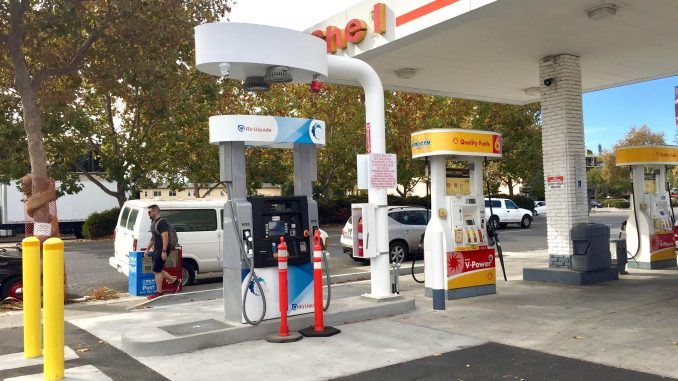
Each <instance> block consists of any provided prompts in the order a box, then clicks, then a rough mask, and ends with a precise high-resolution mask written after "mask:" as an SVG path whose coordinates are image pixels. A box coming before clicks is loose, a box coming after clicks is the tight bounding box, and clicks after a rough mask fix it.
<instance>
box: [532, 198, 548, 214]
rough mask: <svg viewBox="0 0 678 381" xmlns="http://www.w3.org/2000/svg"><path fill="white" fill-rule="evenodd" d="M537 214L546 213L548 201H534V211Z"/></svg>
mask: <svg viewBox="0 0 678 381" xmlns="http://www.w3.org/2000/svg"><path fill="white" fill-rule="evenodd" d="M532 214H534V215H535V216H538V215H540V214H546V201H535V202H534V212H532Z"/></svg>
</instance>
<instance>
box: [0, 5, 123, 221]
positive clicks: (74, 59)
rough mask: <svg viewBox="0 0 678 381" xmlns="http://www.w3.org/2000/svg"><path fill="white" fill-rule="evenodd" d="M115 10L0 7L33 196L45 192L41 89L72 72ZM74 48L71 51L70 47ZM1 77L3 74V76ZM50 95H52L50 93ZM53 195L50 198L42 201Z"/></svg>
mask: <svg viewBox="0 0 678 381" xmlns="http://www.w3.org/2000/svg"><path fill="white" fill-rule="evenodd" d="M114 13H115V9H114V7H113V6H112V5H111V3H109V2H108V1H98V2H74V1H65V0H51V1H42V2H39V3H33V2H30V1H28V0H9V1H5V2H3V3H2V4H1V5H0V43H2V45H3V47H4V53H5V54H7V56H8V57H9V59H8V61H9V62H10V63H11V66H10V67H6V68H4V69H3V70H10V74H9V76H10V77H12V78H13V80H14V85H13V88H14V89H13V90H14V91H15V92H16V94H17V95H18V97H19V98H20V99H21V105H22V107H21V111H22V115H21V117H22V120H23V124H24V130H25V132H26V137H27V143H28V154H29V158H30V165H31V175H32V194H33V195H35V196H36V197H37V196H39V195H40V194H41V193H42V192H49V191H48V189H49V179H48V176H49V174H48V168H47V155H46V152H45V146H44V143H43V131H42V123H43V116H42V113H41V109H40V103H41V100H43V98H44V97H46V94H44V93H41V90H44V88H43V86H44V85H45V84H49V82H53V81H55V80H58V79H60V78H62V77H64V76H67V75H71V74H73V73H74V72H75V71H76V70H77V69H78V67H79V66H80V65H81V64H82V62H83V60H84V59H85V56H86V55H87V53H88V52H89V51H90V49H91V48H92V46H93V45H94V43H95V42H96V41H97V40H99V38H100V37H101V35H102V34H103V33H104V32H105V30H106V28H108V26H109V24H110V22H111V20H112V19H113V18H114V16H113V15H114ZM74 47H75V48H74ZM3 76H7V73H5V74H4V75H3ZM50 95H52V94H50ZM51 197H55V195H54V194H52V195H47V198H51ZM33 213H34V214H33V218H34V220H35V222H36V223H49V222H50V216H49V205H48V204H47V203H41V205H38V206H37V208H36V209H35V210H34V212H33Z"/></svg>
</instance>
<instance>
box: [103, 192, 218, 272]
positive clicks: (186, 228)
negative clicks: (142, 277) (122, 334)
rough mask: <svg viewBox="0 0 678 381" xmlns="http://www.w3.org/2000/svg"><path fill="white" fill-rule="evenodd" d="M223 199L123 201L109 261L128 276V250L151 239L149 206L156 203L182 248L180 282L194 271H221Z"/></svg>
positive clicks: (135, 249)
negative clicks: (174, 231) (175, 232)
mask: <svg viewBox="0 0 678 381" xmlns="http://www.w3.org/2000/svg"><path fill="white" fill-rule="evenodd" d="M225 202H226V201H225V200H223V201H221V200H176V201H157V200H131V201H127V202H125V205H123V207H122V209H121V210H120V215H119V216H118V224H117V225H116V228H115V234H114V239H113V241H114V251H115V252H114V255H113V256H112V257H110V258H109V260H108V262H109V264H110V265H111V266H112V267H113V268H115V269H117V270H118V271H120V272H121V273H123V274H125V275H127V276H129V252H130V251H137V250H138V251H142V250H144V249H145V248H146V245H147V244H148V242H149V241H150V239H151V233H150V230H151V220H150V218H148V207H149V206H151V205H153V204H157V205H158V206H159V207H160V216H161V217H162V218H165V219H166V220H167V222H169V223H170V224H171V225H172V226H173V227H174V229H175V230H176V231H177V236H178V238H179V244H180V245H181V246H182V248H183V261H182V268H183V277H182V278H183V283H184V285H186V284H191V283H193V281H194V280H195V274H196V273H209V272H221V271H223V269H222V267H221V258H222V257H223V252H222V251H223V245H222V237H223V231H222V226H223V221H222V220H223V209H224V204H225Z"/></svg>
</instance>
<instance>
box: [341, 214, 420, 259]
mask: <svg viewBox="0 0 678 381" xmlns="http://www.w3.org/2000/svg"><path fill="white" fill-rule="evenodd" d="M429 215H430V213H429V212H428V211H427V210H426V208H422V207H418V206H390V207H389V208H388V217H389V219H388V237H389V239H390V245H389V248H390V256H391V261H397V262H402V261H404V260H407V259H410V258H412V256H414V255H418V254H419V252H420V248H419V242H420V241H421V236H422V234H424V231H426V224H428V219H429ZM340 241H341V247H342V248H343V249H344V252H345V253H348V254H349V255H353V221H352V220H351V218H349V219H348V221H346V225H344V228H343V229H342V230H341V239H340ZM354 259H356V260H360V259H358V258H354Z"/></svg>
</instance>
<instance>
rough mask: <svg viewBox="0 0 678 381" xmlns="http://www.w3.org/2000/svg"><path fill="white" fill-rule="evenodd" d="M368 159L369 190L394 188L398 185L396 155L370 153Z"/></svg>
mask: <svg viewBox="0 0 678 381" xmlns="http://www.w3.org/2000/svg"><path fill="white" fill-rule="evenodd" d="M369 157H370V159H369V167H370V169H369V173H370V188H373V189H387V188H395V187H396V186H397V185H398V171H397V161H396V155H394V154H390V153H371V154H370V155H369Z"/></svg>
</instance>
